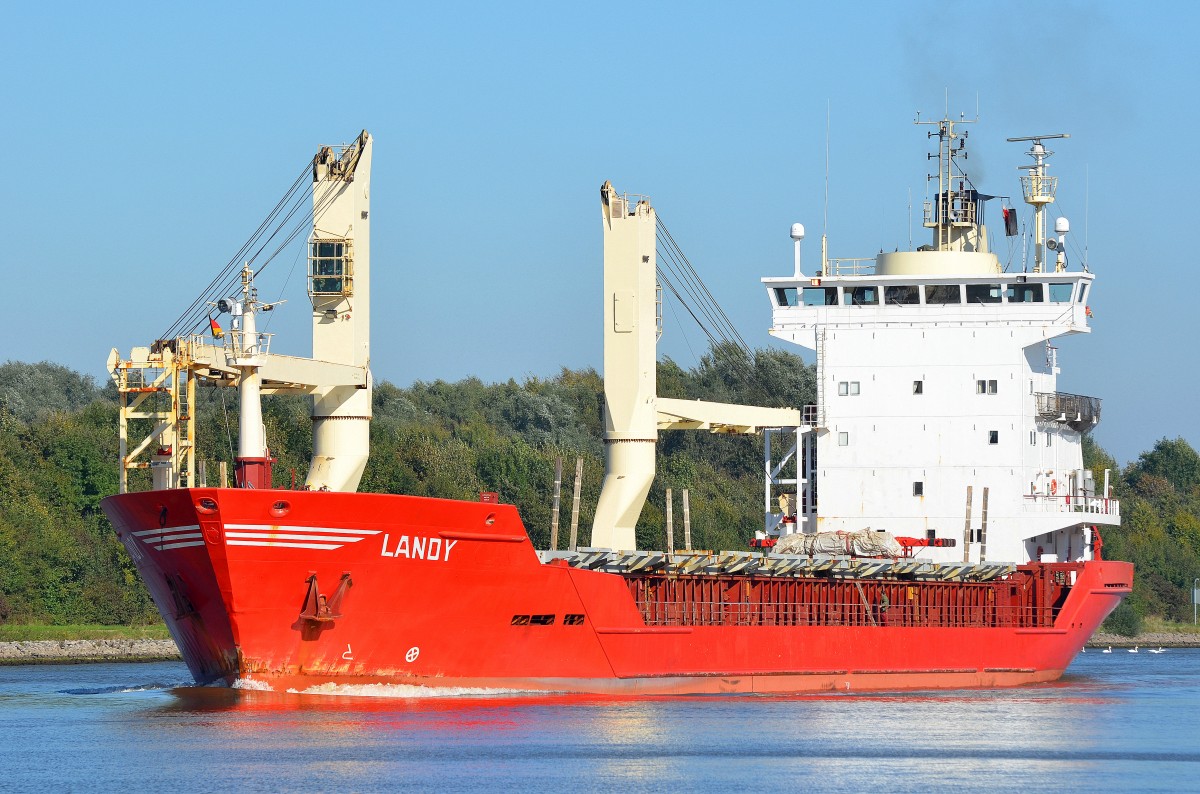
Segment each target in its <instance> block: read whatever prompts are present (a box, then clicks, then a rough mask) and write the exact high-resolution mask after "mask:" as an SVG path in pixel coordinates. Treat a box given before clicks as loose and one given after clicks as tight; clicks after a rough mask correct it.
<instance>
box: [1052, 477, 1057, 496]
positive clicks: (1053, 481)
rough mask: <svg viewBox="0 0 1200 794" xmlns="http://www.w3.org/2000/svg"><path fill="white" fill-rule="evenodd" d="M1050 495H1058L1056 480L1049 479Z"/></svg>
mask: <svg viewBox="0 0 1200 794" xmlns="http://www.w3.org/2000/svg"><path fill="white" fill-rule="evenodd" d="M1050 495H1051V496H1057V495H1058V480H1051V481H1050Z"/></svg>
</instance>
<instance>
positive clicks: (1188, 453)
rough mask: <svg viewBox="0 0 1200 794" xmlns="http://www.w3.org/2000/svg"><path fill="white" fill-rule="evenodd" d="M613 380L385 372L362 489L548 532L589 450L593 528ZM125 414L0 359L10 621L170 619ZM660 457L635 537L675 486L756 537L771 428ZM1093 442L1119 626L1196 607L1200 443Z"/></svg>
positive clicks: (719, 374) (713, 527)
mask: <svg viewBox="0 0 1200 794" xmlns="http://www.w3.org/2000/svg"><path fill="white" fill-rule="evenodd" d="M814 383H815V373H814V368H813V367H812V366H809V365H805V364H804V362H803V360H802V359H800V358H799V357H798V356H796V355H794V354H792V353H789V352H786V351H780V350H759V351H757V352H756V353H755V354H754V355H753V356H751V357H749V358H747V357H746V356H745V355H744V354H742V353H741V352H739V351H737V350H736V349H734V348H730V347H726V346H717V347H714V348H713V349H711V350H710V351H709V353H708V354H707V355H705V356H703V357H702V358H701V360H700V362H699V364H697V365H696V366H695V367H693V368H690V369H687V368H683V367H681V366H679V365H678V364H676V363H675V362H674V361H672V360H670V359H665V360H664V361H662V362H660V363H659V365H658V384H659V393H660V394H661V395H662V396H666V397H676V398H683V399H701V400H713V401H718V402H732V403H747V404H757V405H768V406H779V407H783V406H800V405H805V404H809V403H812V402H814V395H815V385H814ZM601 389H602V381H601V378H600V376H599V374H598V373H597V372H596V371H595V370H592V369H584V370H569V369H563V370H562V371H561V372H560V373H559V374H558V375H556V376H554V377H551V378H545V379H542V378H529V379H527V380H525V381H524V382H523V383H517V382H516V381H513V380H509V381H507V382H504V383H493V384H485V383H483V382H482V381H480V380H478V379H475V378H467V379H465V380H461V381H459V382H457V383H447V382H445V381H440V380H439V381H433V382H428V383H426V382H417V383H415V384H413V385H412V386H410V387H409V388H399V387H397V386H395V385H393V384H390V383H386V382H385V383H381V384H379V385H378V386H377V387H376V388H375V397H374V407H373V413H374V421H373V422H372V423H371V457H370V460H369V463H368V464H367V470H366V473H365V475H364V477H363V481H362V484H361V486H360V490H363V491H370V492H379V493H403V494H413V495H418V496H433V497H441V498H449V499H475V498H477V496H478V494H479V492H481V491H497V492H499V493H500V496H501V499H502V500H503V501H505V502H508V503H511V504H514V505H516V506H517V508H518V510H519V511H520V514H521V517H522V519H523V520H524V522H525V525H526V527H527V529H528V530H529V534H530V536H531V538H532V540H533V542H534V545H535V546H537V547H539V548H546V547H548V546H549V543H550V536H549V533H550V523H551V517H550V512H551V503H552V490H553V481H554V462H555V459H556V458H558V457H562V458H563V459H564V462H565V463H566V465H565V466H564V483H563V490H564V494H568V495H569V494H570V489H571V487H572V485H573V482H572V478H573V476H574V467H573V466H572V465H571V464H573V463H574V460H575V458H576V457H580V458H582V459H583V461H584V465H583V478H582V483H581V485H582V489H581V491H582V499H581V514H580V526H581V538H580V540H581V544H582V543H585V542H586V538H587V535H588V532H589V528H590V526H591V521H592V516H593V512H594V509H595V504H596V500H597V498H598V495H599V489H600V482H601V479H602V476H603V471H604V461H603V442H602V438H603V423H602V419H601V414H600V405H601ZM199 392H200V395H199V396H198V398H197V403H198V404H197V405H196V406H194V407H193V411H195V413H196V426H197V439H196V443H197V457H199V458H203V459H205V460H207V461H209V462H210V463H209V467H208V472H209V473H208V478H209V482H210V484H215V481H216V476H215V472H216V471H217V463H218V462H219V461H226V462H228V463H229V470H230V471H232V459H233V454H234V452H235V449H234V447H235V445H236V439H237V417H236V411H235V410H233V409H234V407H235V406H236V402H237V400H236V396H235V395H234V394H233V392H232V391H231V390H227V389H207V388H202V389H200V390H199ZM309 413H310V411H309V400H308V399H307V398H305V397H300V396H287V395H280V396H274V397H269V398H266V399H264V403H263V419H264V423H265V424H266V429H267V438H268V440H269V443H270V447H271V452H272V454H273V455H274V456H275V457H276V458H277V459H278V461H279V462H278V463H277V464H276V467H275V485H276V486H277V487H289V486H290V485H291V482H292V478H293V476H294V477H295V478H296V480H297V481H301V480H303V478H304V474H305V472H306V471H307V466H308V458H309V454H310V452H311V432H310V422H309V419H308V417H309ZM117 422H118V409H117V395H116V392H115V389H114V388H113V387H112V385H111V384H105V385H99V384H97V383H96V382H95V381H94V379H92V378H91V377H89V376H86V375H81V374H79V373H77V372H73V371H72V370H70V369H67V368H65V367H62V366H59V365H56V364H50V363H46V362H43V363H40V364H26V363H19V362H9V363H7V364H3V365H0V622H3V621H13V622H17V621H20V622H26V621H45V622H51V623H106V624H121V623H139V622H151V621H154V620H157V613H156V612H155V609H154V606H153V604H152V603H151V601H150V599H149V596H148V594H147V592H146V590H145V588H144V587H143V586H142V584H141V582H140V580H139V578H138V575H137V572H136V570H135V569H134V567H133V564H132V562H131V561H130V560H129V558H128V556H127V555H126V553H125V550H124V548H123V547H122V546H121V544H120V543H119V542H118V541H117V540H116V537H115V535H114V533H113V531H112V528H111V526H110V524H109V522H108V520H107V518H106V517H105V516H104V514H103V512H102V511H101V509H100V500H101V499H103V498H104V497H105V496H108V495H110V494H113V493H116V491H117V475H118V469H117V442H118V440H117ZM657 455H658V476H657V477H656V478H655V481H654V485H653V487H652V489H651V492H650V497H649V499H648V501H647V504H646V507H645V509H644V510H643V512H642V517H641V520H640V522H639V524H638V530H637V537H638V544H639V546H640V547H641V548H664V547H665V543H666V529H665V490H666V489H667V488H671V489H673V490H674V491H675V493H676V494H678V493H679V491H680V490H681V489H684V488H687V489H689V490H690V494H691V516H692V535H693V546H694V547H696V548H706V549H742V548H746V546H747V543H748V541H749V539H750V538H751V537H753V533H754V531H755V530H756V529H759V528H761V520H762V518H761V500H762V487H763V484H762V461H763V458H762V440H761V439H759V438H752V437H726V436H717V435H712V434H708V433H688V432H672V433H664V434H662V435H661V436H660V443H659V444H658V447H657ZM1084 456H1085V465H1086V466H1087V467H1088V468H1091V469H1093V470H1103V469H1105V468H1109V469H1112V470H1113V471H1114V472H1119V476H1118V477H1117V480H1116V484H1115V490H1116V494H1115V495H1116V496H1117V497H1118V498H1120V499H1121V500H1122V514H1123V521H1124V523H1123V525H1122V527H1121V528H1119V529H1108V530H1106V531H1105V532H1104V540H1105V547H1104V550H1105V554H1106V556H1107V557H1109V558H1110V559H1127V560H1131V561H1133V562H1134V563H1135V564H1136V565H1137V576H1136V583H1135V587H1134V594H1133V596H1132V597H1131V598H1130V599H1127V601H1126V606H1124V607H1123V608H1122V610H1121V611H1120V612H1118V613H1116V614H1115V616H1114V618H1113V619H1111V621H1110V622H1112V623H1113V624H1114V625H1113V626H1110V628H1117V629H1121V630H1126V631H1132V630H1135V629H1136V627H1137V624H1138V622H1139V621H1140V619H1141V617H1143V616H1147V615H1154V616H1159V617H1163V618H1167V619H1172V620H1181V621H1182V620H1185V619H1187V620H1190V617H1191V608H1190V601H1189V598H1188V595H1189V592H1190V587H1191V583H1192V578H1193V577H1195V576H1200V455H1198V454H1197V453H1196V451H1195V450H1194V449H1192V447H1191V446H1190V445H1188V443H1187V442H1186V441H1184V440H1182V439H1175V440H1168V439H1163V440H1161V441H1159V442H1158V443H1157V444H1155V446H1154V447H1153V449H1151V450H1149V451H1147V452H1145V453H1143V454H1142V455H1141V456H1140V457H1139V458H1138V460H1137V461H1136V462H1134V463H1133V464H1131V465H1130V466H1128V467H1126V468H1125V469H1124V470H1123V471H1122V470H1120V469H1119V467H1117V465H1116V463H1115V462H1114V461H1113V460H1112V458H1111V457H1110V456H1108V455H1107V453H1105V452H1104V450H1103V449H1101V448H1099V447H1098V446H1097V445H1096V444H1095V443H1094V442H1093V441H1092V439H1090V438H1085V443H1084ZM145 477H146V474H145V472H134V473H131V481H132V482H133V483H135V487H145V486H146V484H147V483H146V482H144V478H145ZM139 478H141V480H142V481H140V480H139ZM678 498H679V497H678V496H676V499H678ZM564 505H565V506H567V507H566V509H564V511H563V516H564V519H563V520H562V525H563V529H562V530H560V538H559V544H558V545H559V548H562V547H563V546H564V545H565V542H566V540H565V537H566V526H567V524H568V523H569V519H567V518H566V516H567V515H568V513H569V498H567V499H564ZM678 507H679V506H678V504H677V505H676V512H677V513H678ZM676 522H677V523H678V518H677V519H676ZM676 537H677V538H678V537H680V535H679V527H678V526H677V527H676ZM677 545H678V543H677Z"/></svg>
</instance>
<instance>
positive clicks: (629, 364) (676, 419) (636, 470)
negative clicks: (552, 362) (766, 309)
mask: <svg viewBox="0 0 1200 794" xmlns="http://www.w3.org/2000/svg"><path fill="white" fill-rule="evenodd" d="M600 198H601V215H602V225H603V230H604V453H605V454H604V461H605V465H604V480H603V483H602V484H601V488H600V497H599V500H598V502H597V504H596V516H595V520H594V522H593V525H592V547H593V548H598V549H614V550H622V551H633V550H635V549H636V548H637V539H636V533H635V526H636V524H637V520H638V517H639V516H640V515H641V512H642V507H643V506H644V505H645V503H646V496H647V494H648V493H649V492H650V485H651V483H652V482H653V480H654V470H655V462H654V449H655V444H656V443H657V441H658V432H659V431H660V430H708V431H710V432H713V433H736V434H757V433H762V432H764V431H765V430H767V429H769V428H770V429H774V428H788V429H791V430H793V431H795V432H796V433H797V435H798V436H799V435H800V434H803V433H805V432H808V431H809V430H811V429H812V427H811V425H810V424H808V423H806V422H805V419H804V415H803V411H802V410H801V409H799V408H765V407H761V406H752V405H730V404H726V403H716V402H708V401H703V400H679V399H672V398H668V397H660V396H658V393H657V377H656V375H657V373H656V364H657V357H656V355H655V346H656V343H657V340H658V319H657V317H656V306H657V300H656V296H657V291H658V290H657V283H656V273H657V264H656V257H657V246H656V240H657V218H656V216H655V212H654V208H653V207H652V206H651V204H650V201H649V199H647V198H645V197H644V196H638V197H633V198H632V199H631V197H630V196H629V195H626V194H621V193H618V192H617V190H616V189H615V188H614V187H613V186H612V183H611V182H605V183H604V185H603V187H602V188H601V189H600ZM796 231H797V232H798V233H801V236H802V232H801V231H800V230H796ZM767 449H768V450H769V449H770V447H769V445H768V447H767ZM768 454H769V452H768ZM768 468H769V461H768ZM767 487H768V496H767V502H768V504H767V511H768V523H770V504H769V502H770V494H769V488H770V485H768V486H767Z"/></svg>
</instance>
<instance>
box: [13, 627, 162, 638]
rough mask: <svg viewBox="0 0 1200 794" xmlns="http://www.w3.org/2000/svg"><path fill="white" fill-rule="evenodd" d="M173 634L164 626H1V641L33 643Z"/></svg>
mask: <svg viewBox="0 0 1200 794" xmlns="http://www.w3.org/2000/svg"><path fill="white" fill-rule="evenodd" d="M170 638H171V635H170V634H168V633H167V627H166V626H165V625H164V624H162V623H155V624H152V625H149V626H100V625H94V624H77V625H68V626H49V625H46V624H43V623H28V624H5V625H0V642H29V641H33V640H167V639H170Z"/></svg>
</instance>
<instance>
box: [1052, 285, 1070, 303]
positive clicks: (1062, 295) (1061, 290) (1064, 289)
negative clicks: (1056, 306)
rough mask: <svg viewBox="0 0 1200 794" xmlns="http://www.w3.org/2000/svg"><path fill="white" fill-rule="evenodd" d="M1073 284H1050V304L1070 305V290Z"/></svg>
mask: <svg viewBox="0 0 1200 794" xmlns="http://www.w3.org/2000/svg"><path fill="white" fill-rule="evenodd" d="M1074 286H1075V285H1074V284H1070V283H1067V284H1051V285H1050V302H1051V303H1070V302H1071V290H1072V289H1073V288H1074Z"/></svg>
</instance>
